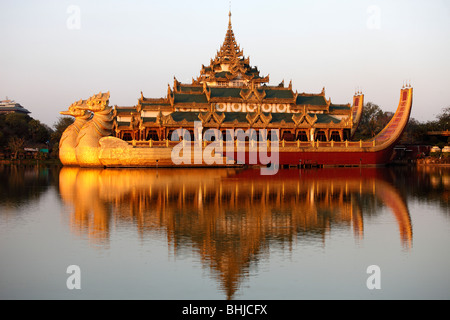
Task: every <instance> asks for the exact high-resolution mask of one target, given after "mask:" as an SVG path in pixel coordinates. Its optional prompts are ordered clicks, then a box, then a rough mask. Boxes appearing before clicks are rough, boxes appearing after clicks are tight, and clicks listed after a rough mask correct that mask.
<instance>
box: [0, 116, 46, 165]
mask: <svg viewBox="0 0 450 320" xmlns="http://www.w3.org/2000/svg"><path fill="white" fill-rule="evenodd" d="M51 133H52V129H50V128H49V127H48V126H47V125H45V124H42V123H41V122H40V121H39V120H35V119H33V118H32V117H30V116H29V115H26V114H20V113H8V114H1V115H0V153H4V152H6V153H11V154H12V156H13V157H17V154H18V153H19V152H21V151H23V148H25V147H31V148H42V147H46V146H47V142H48V141H49V139H50V135H51Z"/></svg>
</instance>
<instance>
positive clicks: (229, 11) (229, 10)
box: [228, 0, 231, 23]
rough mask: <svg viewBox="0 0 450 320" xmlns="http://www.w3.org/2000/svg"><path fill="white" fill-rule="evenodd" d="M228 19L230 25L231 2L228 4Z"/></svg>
mask: <svg viewBox="0 0 450 320" xmlns="http://www.w3.org/2000/svg"><path fill="white" fill-rule="evenodd" d="M228 17H229V19H228V20H229V22H230V23H231V0H230V2H229V9H228Z"/></svg>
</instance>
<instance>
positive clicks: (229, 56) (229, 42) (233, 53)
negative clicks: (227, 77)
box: [216, 10, 243, 61]
mask: <svg viewBox="0 0 450 320" xmlns="http://www.w3.org/2000/svg"><path fill="white" fill-rule="evenodd" d="M242 56H243V53H242V50H241V49H240V47H239V45H238V44H237V43H236V39H235V37H234V32H233V26H232V24H231V10H230V11H229V12H228V29H227V33H226V35H225V40H224V42H223V44H222V46H221V47H220V50H219V52H218V53H217V56H216V59H218V60H222V61H223V60H228V61H233V60H234V59H235V58H239V57H242Z"/></svg>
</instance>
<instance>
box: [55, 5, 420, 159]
mask: <svg viewBox="0 0 450 320" xmlns="http://www.w3.org/2000/svg"><path fill="white" fill-rule="evenodd" d="M268 82H269V77H268V76H265V77H263V76H260V74H259V70H258V69H257V68H256V67H252V66H250V61H249V58H248V57H247V58H246V57H244V55H243V51H242V50H241V48H240V46H239V45H238V44H237V43H236V40H235V37H234V32H233V29H232V26H231V13H230V20H229V24H228V30H227V33H226V36H225V41H224V43H223V44H222V46H221V48H220V50H219V51H218V52H217V55H216V57H215V58H214V59H211V63H210V65H209V66H202V69H201V72H200V76H199V77H198V78H197V79H193V80H192V84H182V83H180V82H178V81H177V80H176V79H175V80H174V85H173V89H172V88H170V87H169V89H168V93H167V97H166V98H158V99H152V98H146V97H144V96H143V94H142V93H141V97H140V99H139V100H138V104H137V105H136V106H133V107H118V106H115V107H111V106H109V92H108V93H106V94H102V93H100V94H98V95H94V96H93V97H91V98H89V99H88V100H80V101H79V102H76V103H74V104H72V105H71V106H70V107H69V110H68V111H66V112H63V114H67V115H72V116H74V117H75V118H76V121H75V123H74V125H73V126H71V127H70V128H69V129H68V130H67V131H66V132H65V134H64V135H63V138H62V139H61V145H60V159H61V161H62V163H63V164H64V165H78V166H82V167H95V166H98V167H102V166H103V167H156V166H160V167H161V166H169V167H170V166H204V165H211V164H212V165H214V166H229V165H233V166H234V165H236V164H239V163H237V162H236V160H238V156H237V153H236V152H238V151H239V150H242V152H243V153H244V154H245V155H246V157H245V160H244V161H243V162H244V164H258V165H261V164H262V165H265V164H267V163H264V161H262V160H261V159H260V158H259V155H261V153H260V152H261V150H264V151H267V150H269V152H268V153H269V154H271V155H272V152H277V156H276V157H272V158H271V159H270V161H271V163H275V164H276V163H278V164H279V165H285V166H289V165H290V166H298V165H305V164H306V165H308V164H317V165H333V166H339V165H344V166H345V165H350V166H355V165H379V164H386V163H388V162H389V161H390V160H391V158H392V155H393V148H394V146H395V144H396V143H397V142H398V140H399V139H400V137H401V135H402V133H403V131H404V129H405V127H406V124H407V122H408V120H409V116H410V112H411V106H412V88H411V87H409V86H408V87H406V88H405V87H404V88H402V89H401V92H400V101H399V105H398V108H397V111H396V112H395V114H394V116H393V118H392V119H391V121H390V122H389V124H388V125H387V126H386V127H385V128H384V129H383V130H382V131H381V132H380V133H379V134H378V135H377V136H375V137H374V138H372V139H370V140H367V141H351V138H352V136H353V134H354V133H355V130H356V128H357V126H358V124H359V121H360V118H361V113H362V112H363V110H362V109H363V103H364V95H362V94H361V93H357V94H355V96H354V97H353V104H352V105H350V104H334V103H331V99H326V98H325V90H322V92H321V93H319V94H310V93H297V92H294V91H293V90H292V83H290V84H289V85H288V86H285V85H284V81H283V82H282V83H280V84H279V85H278V86H269V85H268V84H267V83H268ZM199 123H201V126H200V129H199V128H198V126H196V124H199ZM178 128H183V129H185V132H186V133H187V137H188V138H189V139H190V140H192V141H195V143H194V144H193V145H192V146H191V144H189V147H185V145H184V144H183V148H182V149H183V156H184V155H185V154H187V153H189V154H188V155H187V159H189V160H190V161H186V159H184V160H185V161H183V163H175V162H174V161H173V157H172V150H173V148H174V146H176V145H179V144H180V141H179V140H178V141H171V137H172V133H173V132H174V131H175V130H176V129H178ZM208 129H216V132H219V134H220V136H215V137H214V139H215V140H216V141H206V140H213V139H212V138H211V137H208V136H207V135H208V132H207V130H208ZM249 129H250V130H253V131H252V132H254V133H255V134H257V133H260V137H261V133H262V132H265V131H264V130H268V131H269V135H267V136H265V137H264V138H263V139H260V140H259V141H254V140H252V139H250V138H249V141H241V142H239V141H238V140H234V138H235V137H234V136H232V138H231V139H230V141H232V142H231V145H232V146H234V147H235V149H236V150H234V151H231V152H226V153H225V154H224V151H225V147H223V146H222V147H223V149H221V148H217V147H215V146H216V145H217V143H216V142H218V141H219V140H220V141H224V140H227V138H228V137H229V134H230V132H234V131H236V130H243V131H247V130H249ZM273 129H274V130H276V131H275V132H277V133H278V136H276V137H275V136H274V135H272V133H273V131H272V130H273ZM247 133H249V134H251V132H249V131H247ZM275 139H276V141H277V143H275V142H274V141H275ZM184 140H186V139H184ZM213 143H215V144H214V145H213ZM196 144H198V148H196ZM225 144H226V143H224V144H223V145H225ZM274 144H276V145H277V146H278V148H276V149H271V147H269V146H274ZM240 148H241V149H240ZM199 153H200V154H201V155H202V156H201V157H200V161H197V160H196V157H197V159H198V155H199ZM205 153H206V154H207V156H209V157H213V158H214V161H213V163H209V162H208V161H205V159H204V154H205ZM215 156H217V158H215ZM222 156H226V157H222ZM255 156H256V157H255ZM230 157H231V158H232V161H230V159H229V158H230ZM227 158H228V159H227ZM250 159H257V160H256V161H254V162H253V161H250ZM266 160H267V159H266Z"/></svg>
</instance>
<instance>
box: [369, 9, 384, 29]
mask: <svg viewBox="0 0 450 320" xmlns="http://www.w3.org/2000/svg"><path fill="white" fill-rule="evenodd" d="M367 13H368V14H369V17H368V18H367V22H366V26H367V28H368V29H370V30H380V29H381V8H380V7H379V6H377V5H371V6H369V7H368V8H367Z"/></svg>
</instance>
